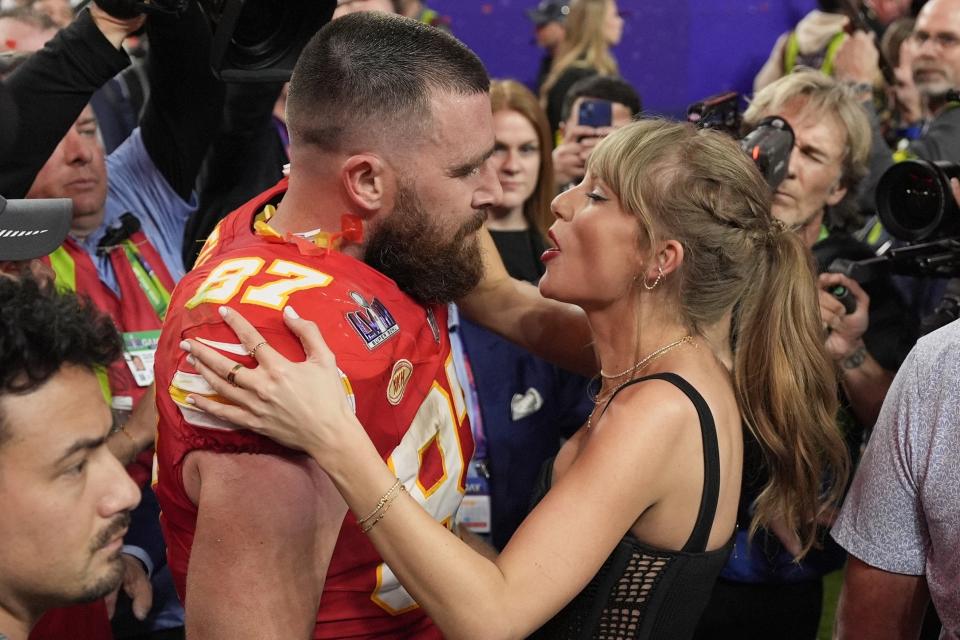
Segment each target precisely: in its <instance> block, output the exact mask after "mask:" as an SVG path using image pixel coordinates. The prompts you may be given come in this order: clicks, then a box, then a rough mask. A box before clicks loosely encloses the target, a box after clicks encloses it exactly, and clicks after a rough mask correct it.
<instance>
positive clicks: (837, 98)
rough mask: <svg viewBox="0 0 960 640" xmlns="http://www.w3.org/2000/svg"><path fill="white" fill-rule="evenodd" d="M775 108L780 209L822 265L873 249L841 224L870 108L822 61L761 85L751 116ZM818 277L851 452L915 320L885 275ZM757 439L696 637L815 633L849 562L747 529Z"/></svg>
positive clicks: (863, 151) (864, 151) (862, 161)
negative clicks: (787, 136)
mask: <svg viewBox="0 0 960 640" xmlns="http://www.w3.org/2000/svg"><path fill="white" fill-rule="evenodd" d="M772 115H778V116H780V117H782V118H783V119H784V120H786V121H787V122H788V124H789V125H790V126H791V128H792V129H793V132H794V134H795V136H796V142H795V145H794V148H793V151H792V153H791V156H790V161H789V169H788V172H787V175H786V178H785V180H784V181H783V182H782V183H780V184H779V186H778V187H777V188H776V191H775V193H774V197H773V205H772V212H773V215H774V216H775V217H776V218H777V219H779V220H780V221H781V222H783V223H784V224H786V225H787V226H788V227H790V228H791V229H793V230H794V231H795V232H796V233H798V234H799V235H800V236H801V237H802V238H803V239H804V241H805V243H806V245H807V246H808V247H810V249H811V251H812V254H813V255H814V256H815V257H816V258H817V261H818V262H819V263H820V264H819V266H820V269H821V271H822V270H824V269H825V268H826V266H827V265H829V263H830V262H832V261H833V259H835V258H837V257H844V258H849V259H857V258H859V257H863V256H864V253H865V254H866V255H867V256H869V255H870V250H869V249H868V248H866V247H865V246H862V245H860V244H859V243H857V242H856V241H855V240H853V239H852V238H851V237H850V236H849V235H848V234H847V233H846V229H847V228H849V226H851V221H852V220H853V218H854V216H853V215H852V212H855V208H853V200H854V194H855V193H856V192H857V187H858V185H859V182H860V180H861V179H862V178H863V176H864V175H865V173H866V168H867V157H868V154H869V148H870V129H869V124H868V123H867V118H866V114H865V113H864V112H863V109H862V108H861V107H860V105H859V104H857V101H856V99H855V98H854V97H852V96H851V95H850V93H849V91H848V90H847V89H846V88H845V87H844V86H843V85H841V84H839V83H837V82H836V81H834V80H832V79H830V78H828V77H827V76H825V75H823V74H822V73H820V72H816V71H806V72H798V73H793V74H790V75H788V76H785V77H784V78H781V79H780V80H777V81H776V82H774V83H772V84H770V85H769V86H768V87H767V88H765V89H764V90H762V91H760V92H759V93H758V94H757V95H756V96H755V97H754V100H753V101H752V103H751V106H750V108H749V109H748V110H747V112H746V114H745V115H744V124H745V126H747V127H753V126H756V124H757V123H758V122H759V121H760V120H762V119H763V118H764V117H767V116H772ZM819 283H820V287H821V291H820V292H819V296H820V312H821V320H822V323H823V326H824V330H825V345H826V347H827V350H828V352H829V353H830V355H832V356H833V358H834V361H835V362H836V364H837V368H838V370H839V372H840V379H841V384H842V389H843V393H844V397H845V402H844V406H843V408H842V409H841V411H840V414H839V415H838V419H837V422H838V428H840V429H841V430H842V431H843V432H844V436H845V438H846V440H847V443H848V447H849V448H850V450H851V454H852V455H853V457H854V458H855V457H856V454H857V452H858V451H859V447H860V442H861V440H862V438H863V433H864V431H865V430H867V429H869V428H870V427H871V426H872V424H873V422H874V421H875V419H876V415H877V411H878V410H879V406H880V403H881V402H882V401H883V397H884V394H885V393H886V390H887V388H888V387H889V385H890V380H891V378H892V371H895V370H896V368H897V367H898V366H899V364H900V362H902V360H903V358H904V357H905V356H906V353H907V352H908V351H909V349H910V347H911V346H912V337H908V336H909V327H910V322H909V320H908V315H907V312H906V309H905V308H904V305H903V303H902V302H901V301H900V300H898V299H897V298H896V296H895V294H893V293H892V289H891V288H890V286H889V284H888V283H883V282H874V283H869V284H867V285H864V287H860V286H859V285H858V284H857V283H856V282H854V281H852V280H850V279H849V278H846V277H845V276H842V275H839V274H831V273H823V274H821V276H820V280H819ZM838 285H842V286H844V287H846V288H847V290H848V291H849V292H850V295H852V297H853V299H854V300H855V302H856V307H855V308H850V309H849V310H848V309H846V308H845V307H844V306H843V303H842V302H841V301H840V300H838V299H837V297H836V295H835V294H834V293H831V292H830V290H831V289H834V288H835V287H836V286H838ZM751 440H752V439H749V438H748V442H747V446H746V448H745V453H744V477H743V488H742V495H741V502H740V512H739V516H738V521H739V523H740V525H741V526H740V528H739V529H738V532H737V534H736V547H735V549H734V551H733V554H732V555H731V558H730V560H729V561H728V562H727V566H726V567H725V568H724V570H723V572H722V573H721V579H720V581H719V582H718V584H717V586H716V587H715V588H714V592H713V598H712V600H711V603H710V605H709V607H708V608H707V611H706V613H705V614H704V617H703V618H702V619H701V623H700V627H699V628H698V637H703V638H712V637H720V636H724V637H726V636H732V635H740V636H744V637H776V638H804V639H808V638H810V637H813V636H814V635H815V634H816V630H817V625H818V623H819V620H820V611H821V606H822V589H823V587H822V580H821V578H822V576H823V575H825V574H826V573H829V572H830V571H833V570H835V569H838V568H839V567H840V566H841V565H842V564H843V558H844V556H843V552H842V550H840V549H839V548H838V547H837V546H836V545H832V547H830V546H828V547H826V548H824V549H818V550H814V551H812V552H811V553H810V554H808V555H807V556H806V557H805V558H804V559H803V560H802V561H801V562H799V563H796V562H793V556H794V554H795V550H796V538H795V535H794V534H793V533H792V532H790V531H787V530H785V529H784V528H783V527H778V526H776V525H774V526H772V527H771V528H770V529H769V530H761V531H759V532H758V533H757V535H756V536H754V537H753V539H752V540H751V539H750V536H749V533H748V531H749V527H748V524H749V517H750V514H751V513H752V509H753V504H754V501H755V500H756V498H757V496H758V495H759V494H758V491H759V488H760V487H762V486H763V485H762V482H763V481H764V479H765V477H766V475H767V471H766V470H765V468H766V465H765V462H764V461H763V459H762V458H761V457H759V456H758V455H757V454H756V451H757V450H756V444H755V443H752V442H751ZM821 524H824V523H821ZM824 537H825V536H824Z"/></svg>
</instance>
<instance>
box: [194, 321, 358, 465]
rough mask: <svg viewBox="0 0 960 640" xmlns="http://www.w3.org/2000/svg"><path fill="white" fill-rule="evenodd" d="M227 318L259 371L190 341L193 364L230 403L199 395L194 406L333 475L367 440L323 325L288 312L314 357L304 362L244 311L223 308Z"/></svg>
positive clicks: (290, 324)
mask: <svg viewBox="0 0 960 640" xmlns="http://www.w3.org/2000/svg"><path fill="white" fill-rule="evenodd" d="M220 315H221V316H222V317H223V320H224V322H225V323H226V324H227V325H228V326H229V327H230V328H231V329H232V330H233V332H234V333H235V334H236V335H237V338H238V339H239V341H240V343H241V344H242V345H243V347H244V348H245V349H246V350H247V352H248V353H249V354H250V355H251V357H253V358H255V359H256V361H257V363H258V365H259V366H257V367H256V368H252V369H251V368H247V367H243V366H241V365H239V364H238V363H236V362H235V361H234V360H231V359H230V358H227V357H225V356H223V355H221V354H220V353H218V352H217V351H216V350H214V349H212V348H210V347H208V346H206V345H204V344H203V343H200V342H197V341H196V340H184V341H183V342H182V343H181V344H180V347H181V348H182V349H183V350H185V351H188V352H189V353H190V356H189V357H188V361H189V362H190V364H191V365H192V366H193V367H194V368H196V370H197V372H198V373H199V374H200V375H202V376H203V377H204V379H205V380H206V381H207V383H208V384H209V385H210V386H211V387H212V388H213V390H214V391H215V392H216V394H217V396H219V397H220V398H221V399H222V400H223V401H217V400H214V399H213V398H210V397H206V396H202V395H196V394H195V395H191V396H189V397H188V398H187V402H189V403H190V404H193V405H194V406H196V407H197V408H198V409H201V410H203V411H206V412H207V413H209V414H211V415H213V416H215V417H217V418H219V419H221V420H224V421H226V422H229V423H231V424H233V425H235V426H237V427H238V428H243V429H250V430H251V431H255V432H257V433H259V434H261V435H264V436H266V437H268V438H270V439H272V440H275V441H277V442H279V443H281V444H283V445H285V446H287V447H290V448H293V449H300V450H303V451H306V452H307V453H308V454H310V455H311V456H312V457H313V458H314V459H315V460H317V462H318V463H319V464H320V466H321V467H324V468H325V469H327V468H328V467H327V464H328V463H332V462H333V461H335V460H337V459H338V457H341V456H342V454H343V453H345V449H346V448H349V446H350V444H349V442H350V438H351V437H352V436H357V435H361V434H362V435H363V437H366V434H365V432H364V430H363V427H362V426H361V425H360V423H359V422H358V421H357V419H356V416H355V415H354V413H353V409H352V407H351V406H350V404H349V401H348V397H347V394H346V390H345V388H344V383H343V380H342V378H341V374H340V372H339V370H338V369H337V363H336V358H335V357H334V354H333V352H332V351H330V349H329V347H327V344H326V342H324V340H323V336H321V335H320V330H319V329H318V328H317V325H316V324H314V323H313V322H311V321H309V320H304V319H302V318H300V316H299V315H297V313H296V311H294V310H293V308H292V307H289V306H288V307H286V308H285V309H284V311H283V319H284V322H285V323H286V325H287V327H288V328H289V329H290V331H292V332H293V333H294V334H295V335H296V336H297V337H298V338H299V339H300V342H301V343H302V345H303V349H304V352H305V353H306V360H304V361H303V362H291V361H290V360H287V358H285V357H284V356H283V355H282V354H280V353H279V352H277V351H276V350H275V349H274V348H273V347H271V346H270V344H269V343H268V342H267V341H266V340H265V339H264V338H263V335H262V334H261V333H260V332H259V331H257V330H256V329H255V328H254V327H253V325H251V324H250V323H249V322H248V321H247V320H246V319H245V318H244V317H243V316H242V315H240V314H239V313H237V312H236V311H234V310H232V309H229V308H227V307H221V308H220Z"/></svg>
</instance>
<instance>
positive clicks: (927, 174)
mask: <svg viewBox="0 0 960 640" xmlns="http://www.w3.org/2000/svg"><path fill="white" fill-rule="evenodd" d="M952 177H960V166H958V165H955V164H953V163H950V162H936V163H934V162H927V161H926V160H906V161H904V162H900V163H898V164H895V165H893V166H892V167H890V168H889V169H888V170H887V171H886V172H885V173H884V174H883V176H882V177H881V178H880V183H879V184H878V185H877V212H878V213H879V214H880V220H881V221H882V222H883V225H884V227H886V229H887V230H888V231H889V232H890V233H892V234H893V235H894V236H896V237H898V238H900V239H902V240H923V239H924V238H929V237H931V236H934V235H937V236H949V235H951V234H953V233H954V232H956V231H958V230H960V215H958V210H957V203H956V201H955V200H954V198H953V193H952V192H951V190H950V178H952Z"/></svg>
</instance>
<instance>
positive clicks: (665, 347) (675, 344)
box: [600, 335, 693, 380]
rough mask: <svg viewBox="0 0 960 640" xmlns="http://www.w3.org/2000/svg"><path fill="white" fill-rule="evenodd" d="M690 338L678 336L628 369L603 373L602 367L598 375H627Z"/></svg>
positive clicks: (611, 377)
mask: <svg viewBox="0 0 960 640" xmlns="http://www.w3.org/2000/svg"><path fill="white" fill-rule="evenodd" d="M691 340H693V336H691V335H685V336H683V337H682V338H680V339H679V340H675V341H673V342H671V343H670V344H668V345H664V346H662V347H660V348H659V349H657V350H656V351H654V352H653V353H651V354H649V355H647V356H645V357H643V358H641V359H640V360H638V361H637V363H636V364H635V365H633V366H632V367H630V368H629V369H625V370H624V371H621V372H620V373H604V372H603V369H600V377H601V378H606V379H607V380H616V379H617V378H622V377H623V376H625V375H627V374H628V373H633V372H634V371H636V370H637V369H639V368H641V367H643V366H644V365H645V364H649V363H650V361H651V360H653V359H654V358H656V357H657V356H659V355H661V354H663V353H664V352H666V351H669V350H670V349H673V348H674V347H679V346H680V345H681V344H684V343H686V342H690V341H691Z"/></svg>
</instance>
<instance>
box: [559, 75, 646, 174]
mask: <svg viewBox="0 0 960 640" xmlns="http://www.w3.org/2000/svg"><path fill="white" fill-rule="evenodd" d="M641 109H642V104H641V101H640V95H639V94H638V93H637V92H636V90H635V89H634V88H633V87H632V86H630V83H628V82H627V81H626V80H624V79H622V78H618V77H616V76H597V75H594V76H588V77H586V78H584V79H583V80H580V81H579V82H577V83H576V84H574V85H573V86H572V87H570V90H569V91H568V92H567V95H566V97H565V98H564V101H563V109H562V110H561V111H560V116H561V118H562V120H561V122H560V130H559V132H558V135H557V140H558V145H557V148H556V149H554V150H553V173H554V179H555V181H556V184H557V186H558V187H559V190H560V191H564V190H565V189H566V188H568V187H569V186H571V185H573V184H576V183H578V182H580V179H581V178H582V177H583V175H584V173H585V172H586V166H587V159H588V158H589V157H590V154H591V153H593V149H594V147H596V146H597V144H598V143H599V142H600V140H602V139H603V137H604V136H606V135H608V134H609V133H611V132H612V131H614V130H616V129H619V128H620V127H623V126H626V125H628V124H630V122H631V121H632V120H633V119H634V118H636V117H637V116H638V115H640V111H641ZM601 112H602V113H601Z"/></svg>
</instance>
